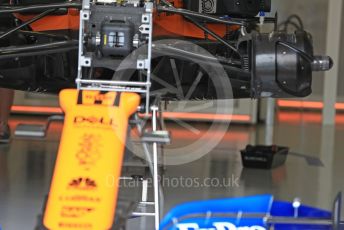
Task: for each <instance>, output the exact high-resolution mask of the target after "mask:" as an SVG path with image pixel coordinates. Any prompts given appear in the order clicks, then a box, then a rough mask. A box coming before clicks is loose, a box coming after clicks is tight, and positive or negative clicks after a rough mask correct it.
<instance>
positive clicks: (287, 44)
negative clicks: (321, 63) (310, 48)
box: [276, 41, 314, 64]
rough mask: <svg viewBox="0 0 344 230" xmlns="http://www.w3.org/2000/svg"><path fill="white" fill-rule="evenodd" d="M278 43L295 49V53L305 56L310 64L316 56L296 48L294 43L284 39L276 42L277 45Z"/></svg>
mask: <svg viewBox="0 0 344 230" xmlns="http://www.w3.org/2000/svg"><path fill="white" fill-rule="evenodd" d="M277 45H282V46H284V47H287V48H289V49H291V50H292V51H294V52H295V53H297V54H299V55H300V56H302V57H303V58H305V59H306V60H307V61H309V63H310V64H312V63H313V61H314V57H313V56H311V55H309V54H307V53H306V52H304V51H302V50H300V49H298V48H296V47H295V46H294V45H293V44H290V43H288V42H283V41H277V42H276V46H277ZM276 50H277V49H276Z"/></svg>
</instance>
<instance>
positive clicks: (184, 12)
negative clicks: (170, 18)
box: [157, 6, 246, 26]
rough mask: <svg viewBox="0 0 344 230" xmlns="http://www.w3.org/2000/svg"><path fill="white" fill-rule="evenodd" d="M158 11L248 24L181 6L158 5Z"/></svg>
mask: <svg viewBox="0 0 344 230" xmlns="http://www.w3.org/2000/svg"><path fill="white" fill-rule="evenodd" d="M157 11H158V12H159V11H160V12H167V13H174V14H180V15H183V16H190V17H195V18H202V19H205V20H209V21H213V22H217V23H222V24H226V25H237V26H244V25H245V24H246V23H244V22H239V21H233V20H225V19H221V18H219V17H214V16H211V15H207V14H201V13H197V12H194V11H190V10H185V9H179V8H175V7H170V6H157Z"/></svg>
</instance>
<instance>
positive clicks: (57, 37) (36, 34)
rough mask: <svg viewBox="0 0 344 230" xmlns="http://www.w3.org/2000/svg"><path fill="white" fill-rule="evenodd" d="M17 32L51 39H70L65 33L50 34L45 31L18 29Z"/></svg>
mask: <svg viewBox="0 0 344 230" xmlns="http://www.w3.org/2000/svg"><path fill="white" fill-rule="evenodd" d="M19 33H21V34H24V35H32V36H42V37H48V38H52V39H61V40H70V37H69V36H67V35H60V34H52V33H46V32H37V31H28V30H19Z"/></svg>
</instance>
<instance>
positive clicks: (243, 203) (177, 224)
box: [160, 195, 332, 230]
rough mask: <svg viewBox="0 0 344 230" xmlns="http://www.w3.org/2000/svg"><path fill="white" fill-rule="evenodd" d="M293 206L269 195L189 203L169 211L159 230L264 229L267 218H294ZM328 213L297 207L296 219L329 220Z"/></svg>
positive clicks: (279, 229)
mask: <svg viewBox="0 0 344 230" xmlns="http://www.w3.org/2000/svg"><path fill="white" fill-rule="evenodd" d="M294 215H295V208H294V207H293V203H291V202H284V201H274V199H273V196H272V195H259V196H252V197H244V198H229V199H217V200H208V201H198V202H189V203H185V204H181V205H179V206H177V207H175V208H174V209H172V210H171V211H170V212H169V213H168V214H167V215H166V216H165V218H164V219H163V221H162V222H161V224H160V230H263V229H269V227H270V226H269V225H268V224H267V223H266V221H265V218H263V217H266V216H272V217H288V218H295V217H294ZM331 216H332V214H331V212H328V211H325V210H320V209H317V208H312V207H309V206H304V205H300V207H298V209H297V218H316V219H331ZM274 229H278V230H284V229H319V230H320V229H332V227H331V226H318V225H316V226H312V225H295V224H294V225H291V224H289V225H288V224H276V225H274Z"/></svg>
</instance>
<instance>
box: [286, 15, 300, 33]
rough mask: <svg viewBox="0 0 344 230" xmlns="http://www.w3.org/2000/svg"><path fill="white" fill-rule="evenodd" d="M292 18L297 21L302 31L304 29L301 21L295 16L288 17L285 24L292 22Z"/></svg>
mask: <svg viewBox="0 0 344 230" xmlns="http://www.w3.org/2000/svg"><path fill="white" fill-rule="evenodd" d="M293 18H295V19H296V20H297V21H298V23H299V25H300V27H301V29H302V30H303V29H304V25H303V21H302V19H301V17H300V16H299V15H297V14H293V15H290V16H289V18H288V19H287V22H292V19H293Z"/></svg>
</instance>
